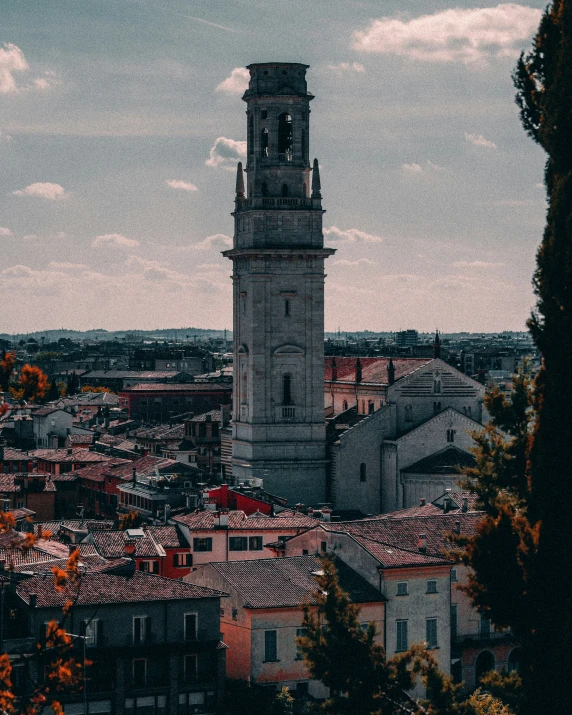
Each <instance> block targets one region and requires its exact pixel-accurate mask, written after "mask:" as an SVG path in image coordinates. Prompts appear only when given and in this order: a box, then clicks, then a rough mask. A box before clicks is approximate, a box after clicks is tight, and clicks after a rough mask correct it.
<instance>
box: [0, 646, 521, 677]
mask: <svg viewBox="0 0 572 715" xmlns="http://www.w3.org/2000/svg"><path fill="white" fill-rule="evenodd" d="M521 657H522V648H520V647H518V648H513V649H512V650H511V652H510V654H509V656H508V672H509V673H510V672H511V671H513V670H514V671H516V672H517V673H518V672H520V659H521ZM12 672H13V671H12Z"/></svg>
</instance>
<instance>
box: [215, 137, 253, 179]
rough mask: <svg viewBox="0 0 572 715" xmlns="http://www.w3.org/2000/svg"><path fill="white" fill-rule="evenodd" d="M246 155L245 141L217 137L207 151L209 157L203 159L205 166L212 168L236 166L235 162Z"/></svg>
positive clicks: (232, 168)
mask: <svg viewBox="0 0 572 715" xmlns="http://www.w3.org/2000/svg"><path fill="white" fill-rule="evenodd" d="M245 157H246V142H245V141H236V140H235V139H228V138H227V137H218V138H217V139H216V140H215V143H214V145H213V146H212V147H211V149H210V152H209V158H208V159H207V160H206V161H205V164H206V165H207V166H210V167H212V168H213V169H230V170H231V171H233V170H234V169H235V168H236V163H237V162H238V161H240V160H241V159H244V158H245Z"/></svg>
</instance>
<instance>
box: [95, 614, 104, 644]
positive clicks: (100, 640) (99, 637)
mask: <svg viewBox="0 0 572 715" xmlns="http://www.w3.org/2000/svg"><path fill="white" fill-rule="evenodd" d="M96 644H97V645H98V646H102V645H103V621H102V620H101V619H99V621H97V634H96Z"/></svg>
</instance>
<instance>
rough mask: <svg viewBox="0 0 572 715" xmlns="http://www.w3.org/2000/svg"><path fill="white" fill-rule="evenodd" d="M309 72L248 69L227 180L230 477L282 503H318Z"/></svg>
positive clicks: (319, 371) (317, 278)
mask: <svg viewBox="0 0 572 715" xmlns="http://www.w3.org/2000/svg"><path fill="white" fill-rule="evenodd" d="M307 68H308V65H303V64H297V63H284V62H268V63H261V64H252V65H249V67H248V70H249V72H250V82H249V86H248V89H247V90H246V92H245V93H244V96H243V100H244V101H245V102H246V106H247V110H246V121H247V160H246V176H247V182H246V184H247V189H245V179H244V174H243V168H242V164H240V163H239V165H238V171H237V180H236V197H235V210H234V213H233V216H234V241H233V247H232V249H231V250H228V251H225V252H224V253H223V255H225V256H227V257H228V258H230V259H231V260H232V263H233V286H234V296H233V308H234V326H233V331H234V394H233V428H232V429H233V434H232V475H233V479H234V480H235V481H237V482H243V481H246V480H249V479H253V478H255V479H256V478H260V479H263V480H264V488H265V490H267V491H269V492H271V493H275V494H278V495H280V496H282V497H285V498H287V499H288V500H289V501H290V503H291V504H294V503H296V502H304V503H306V504H318V503H319V502H323V501H324V500H325V496H326V435H325V430H326V425H325V419H324V260H325V259H326V258H327V257H328V256H331V255H332V254H333V253H334V250H333V249H330V248H324V237H323V234H322V215H323V213H324V211H323V209H322V197H321V187H320V175H319V169H318V162H317V160H316V159H314V162H313V167H311V166H310V161H309V156H310V154H309V143H310V134H309V132H310V101H311V100H312V99H313V96H312V95H311V94H310V93H309V92H308V89H307V84H306V70H307Z"/></svg>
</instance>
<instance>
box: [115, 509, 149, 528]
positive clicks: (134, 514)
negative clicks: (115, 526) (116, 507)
mask: <svg viewBox="0 0 572 715" xmlns="http://www.w3.org/2000/svg"><path fill="white" fill-rule="evenodd" d="M142 523H143V519H142V518H141V514H139V512H138V511H128V512H127V513H126V514H124V515H123V516H122V517H121V519H120V520H119V530H120V531H126V530H127V529H138V528H139V527H140V526H141V524H142Z"/></svg>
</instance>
